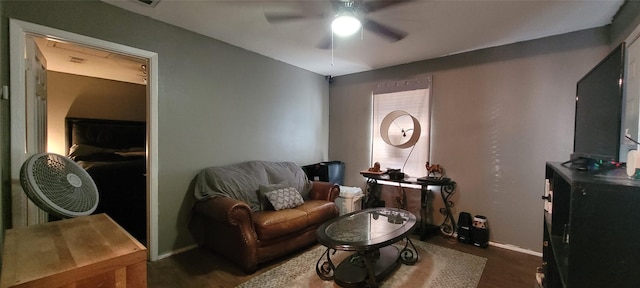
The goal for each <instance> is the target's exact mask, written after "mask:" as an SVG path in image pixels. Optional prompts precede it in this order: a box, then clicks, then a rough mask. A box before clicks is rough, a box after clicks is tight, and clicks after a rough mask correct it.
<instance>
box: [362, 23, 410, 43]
mask: <svg viewBox="0 0 640 288" xmlns="http://www.w3.org/2000/svg"><path fill="white" fill-rule="evenodd" d="M362 26H363V27H364V29H367V30H369V31H371V32H373V33H376V34H378V35H380V36H382V37H385V38H387V39H389V41H391V42H396V41H400V40H402V39H403V38H404V37H406V36H407V33H406V32H404V31H400V30H398V29H394V28H391V27H389V26H387V25H384V24H381V23H379V22H377V21H374V20H369V19H364V23H363V24H362Z"/></svg>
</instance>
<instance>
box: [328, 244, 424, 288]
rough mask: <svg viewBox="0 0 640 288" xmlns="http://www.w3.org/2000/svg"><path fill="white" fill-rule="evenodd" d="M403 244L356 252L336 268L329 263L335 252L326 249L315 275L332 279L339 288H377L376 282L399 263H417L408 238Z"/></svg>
mask: <svg viewBox="0 0 640 288" xmlns="http://www.w3.org/2000/svg"><path fill="white" fill-rule="evenodd" d="M406 241H407V242H406V244H405V247H404V248H403V249H399V248H397V247H395V246H393V245H389V246H384V247H381V248H379V249H376V250H364V251H357V252H355V253H354V254H353V255H351V256H349V257H347V258H346V259H345V260H343V261H342V262H341V263H340V264H338V266H337V267H335V266H334V264H333V261H332V260H331V255H332V254H335V252H336V250H335V249H331V248H327V250H326V251H325V252H324V253H323V254H322V256H320V259H318V263H316V273H317V274H318V276H319V277H320V278H321V279H323V280H334V281H335V283H336V284H338V285H339V286H341V287H364V286H368V287H378V283H379V282H380V281H382V280H383V279H385V278H386V277H387V276H389V274H390V273H391V272H393V271H394V270H395V269H396V268H398V266H399V265H400V263H404V264H406V265H413V264H415V263H416V262H417V261H418V251H417V250H416V249H415V246H413V243H412V242H411V240H410V239H409V238H407V239H406ZM331 250H333V252H331ZM325 257H326V259H325V261H323V258H325Z"/></svg>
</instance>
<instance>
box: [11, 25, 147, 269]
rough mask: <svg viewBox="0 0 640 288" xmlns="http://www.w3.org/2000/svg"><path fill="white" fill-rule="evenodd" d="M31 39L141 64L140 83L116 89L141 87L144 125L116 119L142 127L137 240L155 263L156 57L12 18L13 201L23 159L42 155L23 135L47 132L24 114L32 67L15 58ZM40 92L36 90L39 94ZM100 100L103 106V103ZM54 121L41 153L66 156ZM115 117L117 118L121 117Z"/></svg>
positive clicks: (104, 116)
mask: <svg viewBox="0 0 640 288" xmlns="http://www.w3.org/2000/svg"><path fill="white" fill-rule="evenodd" d="M34 39H35V40H37V41H42V43H45V44H44V45H60V46H62V47H64V48H63V49H66V50H69V51H73V52H74V53H78V52H84V54H90V53H94V54H99V53H108V54H110V55H113V56H111V57H114V58H117V59H118V61H120V63H121V64H122V63H125V62H127V63H128V62H130V61H131V60H135V61H140V62H139V63H134V64H132V65H134V66H135V67H136V68H137V69H139V70H137V71H136V72H135V73H134V75H138V76H140V78H139V80H138V81H139V82H140V83H141V84H136V83H130V82H127V84H125V85H121V86H128V87H129V88H131V87H136V86H141V87H143V88H142V89H138V90H142V91H143V95H144V96H143V97H142V98H143V99H142V100H141V102H143V103H144V105H143V106H144V107H142V108H139V107H138V108H136V109H142V111H144V112H143V113H142V114H143V115H144V117H143V119H142V120H143V121H136V120H139V119H134V120H132V121H131V120H130V119H124V120H123V119H118V120H119V121H124V122H126V123H129V122H136V123H140V122H141V123H143V125H144V129H145V130H144V131H145V132H144V139H143V140H144V142H143V145H142V146H144V147H142V149H143V150H144V151H142V152H143V153H144V155H145V156H146V157H144V166H145V169H146V170H145V171H146V173H145V174H144V177H145V178H144V179H145V180H144V184H145V185H144V188H143V189H144V190H146V191H144V192H143V193H144V196H146V197H144V198H145V200H146V201H145V203H144V204H145V205H144V206H146V207H144V208H143V209H145V211H144V215H146V217H145V219H144V222H145V224H146V225H145V226H146V229H145V230H146V231H145V233H144V234H146V235H144V236H142V238H144V240H145V241H144V242H146V243H145V245H146V246H147V247H148V253H149V259H150V260H152V261H154V260H156V259H157V212H156V209H157V208H156V207H157V157H158V156H157V155H158V154H157V54H156V53H153V52H149V51H144V50H140V49H137V48H133V47H128V46H124V45H120V44H116V43H112V42H107V41H103V40H100V39H95V38H90V37H86V36H82V35H78V34H74V33H69V32H65V31H61V30H57V29H53V28H49V27H44V26H40V25H35V24H31V23H27V22H22V21H18V20H13V19H11V20H10V40H11V41H10V51H11V65H10V66H11V75H27V76H25V77H11V90H12V93H11V99H10V102H11V104H10V105H11V129H12V131H20V132H19V133H12V135H11V156H12V159H11V170H12V173H11V177H12V183H13V184H12V197H13V198H21V197H24V193H15V192H16V191H17V190H21V188H19V187H16V186H19V185H18V183H19V168H20V165H21V163H23V162H24V160H26V158H27V157H28V156H30V155H32V154H34V153H36V152H41V151H37V150H38V148H31V147H37V146H34V145H32V144H31V143H29V141H33V140H32V139H31V138H33V137H31V138H29V137H28V136H29V135H30V133H32V134H35V135H38V133H40V132H42V131H40V132H36V133H34V132H33V131H38V130H45V129H46V128H43V127H41V126H39V125H36V124H35V123H30V121H29V120H28V116H27V115H28V114H30V113H29V112H30V111H33V109H37V108H35V107H30V104H29V101H28V97H27V96H26V95H28V93H29V92H28V91H29V87H30V85H31V84H30V83H29V81H28V79H27V78H28V72H27V71H28V70H29V69H27V68H28V67H29V65H28V64H30V63H32V61H33V60H32V59H30V58H29V57H30V56H27V57H24V58H23V57H20V56H21V55H25V53H24V51H27V50H28V49H26V47H27V46H28V44H27V43H29V40H34ZM49 41H51V42H55V43H60V44H55V43H54V44H51V42H49ZM85 49H86V50H85ZM79 50H80V51H79ZM82 50H85V51H82ZM89 50H91V51H89ZM41 52H42V51H41ZM67 52H68V51H67ZM75 55H78V54H75ZM42 56H43V55H41V58H43V59H46V58H44V57H42ZM84 56H86V55H84ZM94 56H95V55H94ZM87 58H88V57H87ZM51 59H52V58H51ZM81 59H84V58H83V57H75V58H71V59H70V61H82V60H81ZM124 60H127V61H124ZM46 61H48V60H46ZM85 61H86V59H85ZM135 61H133V62H135ZM49 64H52V63H49ZM76 64H77V63H76ZM52 73H53V72H52ZM55 73H56V74H55V77H51V78H56V79H57V78H60V77H59V76H61V78H65V77H87V76H77V75H76V76H70V75H71V74H70V73H64V72H57V71H56V72H55ZM47 74H48V72H47V73H45V74H44V75H47ZM116 74H120V75H122V74H126V73H116ZM52 75H53V74H52ZM73 75H75V74H73ZM36 76H37V77H40V78H42V77H43V76H42V75H36ZM145 76H146V77H145ZM136 77H137V76H136ZM88 78H91V79H90V80H91V81H97V80H96V79H98V77H96V76H95V75H92V76H91V77H88ZM48 80H49V81H50V80H51V79H48ZM85 80H87V79H85ZM67 81H69V79H67ZM70 81H71V82H72V83H74V84H77V82H75V80H70ZM106 81H111V82H112V84H113V83H116V82H117V83H119V84H123V83H124V81H122V80H106ZM36 82H37V83H39V81H36ZM145 82H146V83H145ZM95 83H98V82H95ZM95 83H91V84H88V85H102V84H95ZM132 85H133V86H132ZM46 86H49V87H51V83H48V84H45V88H46ZM54 86H55V85H54ZM63 86H64V85H63ZM66 86H68V87H71V86H77V85H66ZM40 88H41V87H38V89H40ZM138 88H139V87H138ZM133 90H136V89H135V88H133ZM68 92H69V91H63V92H60V91H59V94H61V95H62V94H65V93H68ZM66 96H68V95H65V97H66ZM78 97H79V96H78ZM78 97H76V98H74V99H73V100H71V101H70V100H69V99H66V98H65V99H66V100H65V101H67V102H70V103H75V102H77V101H78ZM83 97H84V96H83ZM63 98H64V97H63ZM115 98H116V97H114V99H115ZM114 99H112V100H114ZM79 101H80V102H82V101H85V102H89V103H90V102H91V101H90V100H89V101H87V100H79ZM99 101H106V100H104V99H102V100H99ZM58 104H59V103H58ZM86 104H87V103H84V104H83V103H80V104H78V105H80V107H81V108H78V107H76V108H75V112H74V111H72V110H74V109H73V107H72V106H73V105H71V106H68V107H67V108H66V111H63V112H62V113H60V111H57V112H56V113H58V114H62V115H65V117H64V118H78V117H66V116H78V115H73V113H78V112H79V111H81V112H86V111H87V109H82V107H83V105H85V106H84V108H86V107H87V106H86ZM121 104H124V103H123V102H122V101H120V102H118V103H117V104H116V105H113V106H114V107H117V106H122V105H121ZM125 105H126V104H125ZM54 106H55V105H54ZM63 106H64V105H63ZM89 106H91V105H89ZM99 106H102V108H104V105H99ZM129 108H130V107H129ZM57 109H60V108H59V107H58V108H57ZM63 110H64V108H63ZM102 110H105V109H102ZM125 110H127V109H125ZM69 112H72V115H69ZM101 112H102V113H103V114H102V115H101V116H100V117H98V118H102V119H109V118H111V116H113V115H107V114H104V111H101ZM120 112H122V111H120ZM120 112H119V113H120ZM129 112H131V111H129ZM56 113H53V114H56ZM65 113H66V114H65ZM31 114H34V113H31ZM125 114H126V113H125ZM131 114H141V113H140V112H139V110H138V112H134V113H131ZM80 116H88V117H82V118H90V115H80ZM57 118H60V115H57ZM57 118H56V119H55V120H54V122H56V123H57V125H54V126H55V127H51V128H52V129H53V130H51V131H54V132H55V131H56V130H57V132H55V133H53V134H54V135H51V137H52V139H54V138H53V137H58V138H57V139H56V140H55V141H51V142H52V145H51V146H49V145H48V147H47V148H45V149H47V150H51V151H50V152H54V153H58V154H65V155H67V154H68V152H69V151H68V149H67V146H69V145H70V144H72V143H70V140H67V139H69V138H68V137H67V136H68V133H67V132H66V130H67V128H66V127H68V126H67V124H66V123H65V124H64V128H62V129H63V130H64V132H63V133H62V134H64V135H63V136H62V139H64V140H62V141H60V137H61V136H60V134H61V133H60V128H59V126H60V125H59V123H60V121H64V122H66V120H60V119H57ZM115 118H122V115H120V116H118V117H115ZM45 127H46V126H45ZM46 130H47V132H48V131H50V129H46ZM47 138H49V136H47ZM137 152H140V151H137ZM17 200H18V201H25V200H20V199H17ZM16 208H18V209H16ZM125 209H126V208H125ZM13 210H17V211H14V212H13V214H14V217H15V216H16V214H21V213H22V211H21V210H23V209H21V206H20V205H13ZM13 220H14V226H15V222H16V221H15V219H13ZM26 223H27V220H25V225H26ZM132 234H133V233H132Z"/></svg>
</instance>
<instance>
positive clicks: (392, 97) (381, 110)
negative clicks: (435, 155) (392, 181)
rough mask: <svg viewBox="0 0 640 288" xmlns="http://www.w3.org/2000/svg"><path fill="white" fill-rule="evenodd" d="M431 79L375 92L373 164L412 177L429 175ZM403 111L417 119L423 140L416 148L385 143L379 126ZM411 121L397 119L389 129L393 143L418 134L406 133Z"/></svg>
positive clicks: (390, 86)
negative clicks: (396, 170) (427, 165)
mask: <svg viewBox="0 0 640 288" xmlns="http://www.w3.org/2000/svg"><path fill="white" fill-rule="evenodd" d="M430 98H431V78H427V79H419V80H408V81H402V82H392V83H386V84H384V85H381V86H380V87H378V89H376V90H374V92H373V110H372V111H373V115H372V116H373V117H372V129H373V131H372V136H373V137H372V149H371V151H372V153H371V165H372V166H373V163H375V162H380V166H381V168H382V169H383V170H387V169H389V168H391V169H402V172H404V173H405V174H407V175H408V176H410V177H422V176H426V174H427V171H426V169H425V164H426V162H427V161H429V151H430V149H429V148H430V147H429V144H430V127H431V113H430V103H431V101H430V100H431V99H430ZM396 110H401V111H404V112H406V113H408V114H409V115H411V116H413V117H415V118H417V119H418V121H419V123H420V130H421V131H420V138H419V139H418V142H417V144H416V145H415V146H413V147H409V148H405V149H401V148H397V147H394V146H392V145H389V144H387V143H385V142H384V141H383V140H382V137H381V132H380V124H381V122H382V119H383V118H384V117H385V116H386V115H387V114H389V113H390V112H392V111H396ZM411 123H412V119H411V118H410V117H409V116H402V117H398V118H397V120H396V121H395V123H394V124H393V125H392V126H391V127H390V128H389V139H390V140H391V142H392V144H396V141H397V142H398V143H401V142H405V141H406V140H407V139H409V138H410V137H411V135H412V133H415V131H411V130H407V129H406V127H410V126H411Z"/></svg>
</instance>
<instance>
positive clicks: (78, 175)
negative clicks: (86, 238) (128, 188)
mask: <svg viewBox="0 0 640 288" xmlns="http://www.w3.org/2000/svg"><path fill="white" fill-rule="evenodd" d="M20 184H21V185H22V189H24V191H25V193H26V194H27V196H28V197H29V199H31V201H33V203H34V204H36V205H37V206H38V207H40V209H42V210H44V211H46V212H47V213H49V214H51V215H53V216H56V217H59V218H73V217H78V216H86V215H90V214H91V213H93V212H94V211H95V210H96V208H97V207H98V200H99V196H98V188H97V187H96V184H95V183H94V182H93V179H91V176H89V173H87V171H85V170H84V169H83V168H82V167H80V165H78V164H77V163H76V162H74V161H73V160H71V159H69V158H68V157H65V156H62V155H59V154H55V153H39V154H35V155H33V156H31V157H29V158H28V159H27V160H26V161H25V162H24V163H23V164H22V168H21V169H20Z"/></svg>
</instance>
